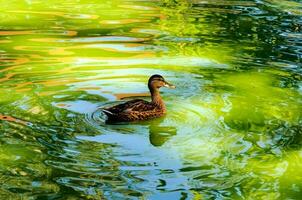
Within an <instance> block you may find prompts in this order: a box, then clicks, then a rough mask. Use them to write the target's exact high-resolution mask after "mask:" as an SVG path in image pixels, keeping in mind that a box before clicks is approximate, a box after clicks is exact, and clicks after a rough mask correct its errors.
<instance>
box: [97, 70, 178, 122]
mask: <svg viewBox="0 0 302 200" xmlns="http://www.w3.org/2000/svg"><path fill="white" fill-rule="evenodd" d="M161 87H167V88H171V89H174V88H176V87H175V85H173V84H171V83H168V82H167V81H166V80H165V79H164V77H163V76H161V75H159V74H154V75H152V76H151V77H150V78H149V80H148V88H149V91H150V94H151V101H150V102H149V101H145V100H143V99H133V100H130V101H127V102H124V103H121V104H118V105H115V106H112V107H109V108H103V109H102V111H103V113H105V115H106V116H107V119H106V123H115V122H133V121H141V120H148V119H152V118H158V117H162V116H164V115H165V114H166V112H167V109H166V106H165V103H164V101H163V99H162V97H161V96H160V92H159V89H160V88H161Z"/></svg>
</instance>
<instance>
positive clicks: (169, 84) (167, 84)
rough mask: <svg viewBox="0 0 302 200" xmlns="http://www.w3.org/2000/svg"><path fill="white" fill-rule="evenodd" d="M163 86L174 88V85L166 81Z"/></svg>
mask: <svg viewBox="0 0 302 200" xmlns="http://www.w3.org/2000/svg"><path fill="white" fill-rule="evenodd" d="M164 86H165V87H167V88H171V89H175V88H176V87H175V85H173V84H171V83H168V82H165V85H164Z"/></svg>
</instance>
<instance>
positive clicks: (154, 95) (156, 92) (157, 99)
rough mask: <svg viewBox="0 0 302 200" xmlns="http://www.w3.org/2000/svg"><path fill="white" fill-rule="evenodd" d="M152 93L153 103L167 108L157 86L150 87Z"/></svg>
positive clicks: (164, 108)
mask: <svg viewBox="0 0 302 200" xmlns="http://www.w3.org/2000/svg"><path fill="white" fill-rule="evenodd" d="M150 93H151V99H152V101H151V103H153V104H155V105H156V106H158V107H159V108H161V109H163V110H166V106H165V103H164V101H163V99H162V98H161V96H160V94H159V90H158V89H157V88H150Z"/></svg>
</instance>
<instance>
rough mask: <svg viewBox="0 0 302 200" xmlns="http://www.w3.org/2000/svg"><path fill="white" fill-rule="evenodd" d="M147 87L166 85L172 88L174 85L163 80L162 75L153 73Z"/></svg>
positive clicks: (157, 87)
mask: <svg viewBox="0 0 302 200" xmlns="http://www.w3.org/2000/svg"><path fill="white" fill-rule="evenodd" d="M148 87H149V89H150V90H154V89H159V88H161V87H167V88H172V89H174V88H175V86H174V85H173V84H171V83H168V82H167V81H165V79H164V77H162V76H161V75H158V74H154V75H152V76H151V77H150V78H149V81H148Z"/></svg>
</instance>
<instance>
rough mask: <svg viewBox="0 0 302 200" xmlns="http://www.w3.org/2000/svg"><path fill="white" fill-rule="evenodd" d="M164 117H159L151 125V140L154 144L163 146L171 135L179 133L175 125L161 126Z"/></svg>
mask: <svg viewBox="0 0 302 200" xmlns="http://www.w3.org/2000/svg"><path fill="white" fill-rule="evenodd" d="M162 121H163V118H161V119H157V120H155V121H154V123H152V124H151V125H150V126H149V140H150V143H151V144H152V145H153V146H156V147H158V146H162V145H163V144H164V143H165V142H167V141H168V140H169V139H170V138H171V137H173V136H174V135H176V134H177V129H176V128H175V127H174V126H161V125H160V124H161V122H162Z"/></svg>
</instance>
